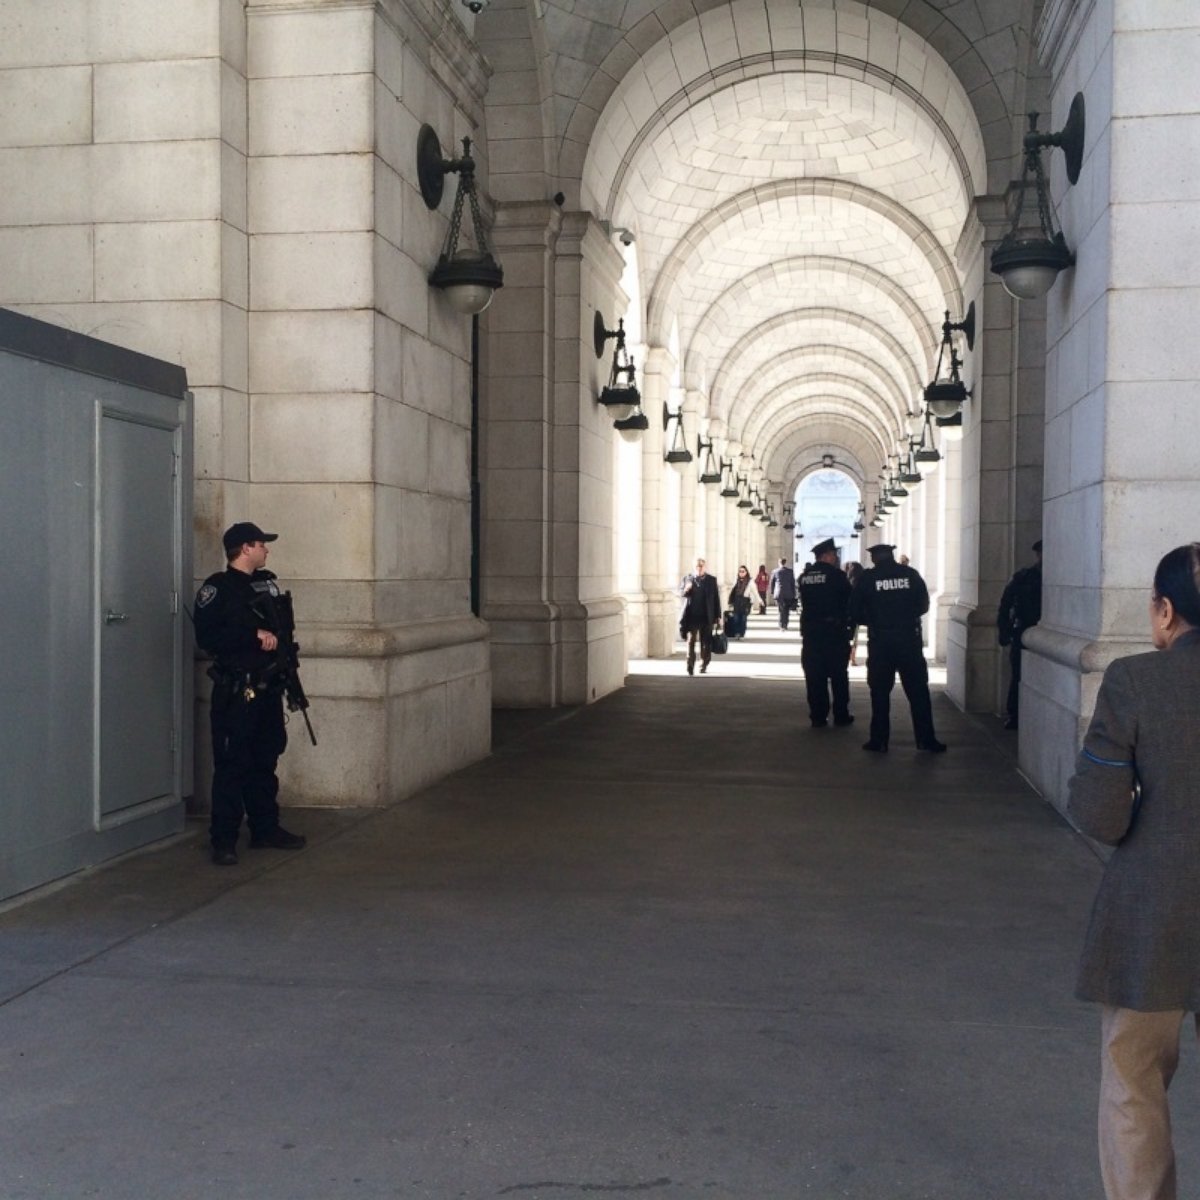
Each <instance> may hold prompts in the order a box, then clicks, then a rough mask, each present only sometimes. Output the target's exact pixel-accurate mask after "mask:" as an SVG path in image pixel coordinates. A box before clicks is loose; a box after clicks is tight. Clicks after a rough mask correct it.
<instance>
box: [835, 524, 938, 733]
mask: <svg viewBox="0 0 1200 1200" xmlns="http://www.w3.org/2000/svg"><path fill="white" fill-rule="evenodd" d="M894 549H895V547H894V546H889V545H878V546H871V547H869V549H868V551H867V553H868V554H870V556H871V564H872V565H871V567H870V568H869V569H868V570H866V571H864V572H863V573H862V578H861V579H860V580H859V581H858V584H857V585H856V586H855V588H854V591H853V592H851V593H850V620H851V622H852V623H853V624H855V625H865V626H866V627H867V687H868V688H869V689H870V691H871V736H870V738H869V739H868V740H867V741H866V742H865V743H864V744H863V749H864V750H873V751H875V752H877V753H886V751H887V748H888V738H889V737H890V734H891V713H890V709H891V696H892V688H893V687H894V686H895V684H896V676H897V675H899V676H900V685H901V687H903V688H904V694H905V696H907V697H908V706H909V709H910V710H911V712H912V723H913V736H914V737H915V739H916V743H917V749H918V750H926V751H928V752H930V753H931V754H940V753H941V752H943V751H944V750H945V749H946V744H945V743H944V742H939V741H938V739H937V736H936V735H935V733H934V731H933V702H932V700H931V699H930V696H929V668H928V666H927V665H926V663H925V651H924V649H923V646H922V642H921V618H922V617H923V616H924V615H925V613H927V612H928V611H929V589H928V588H927V587H926V586H925V580H923V579H922V578H921V576H920V575H919V574H918V573H917V572H916V571H915V570H913V568H912V567H905V566H901V565H900V563H898V562H897V561H896V559H895V557H894V556H893V553H892V551H893V550H894Z"/></svg>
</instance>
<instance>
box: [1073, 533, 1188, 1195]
mask: <svg viewBox="0 0 1200 1200" xmlns="http://www.w3.org/2000/svg"><path fill="white" fill-rule="evenodd" d="M1198 584H1200V543H1196V542H1193V543H1192V544H1191V545H1187V546H1178V547H1177V548H1176V549H1174V550H1172V551H1171V552H1170V553H1169V554H1167V555H1166V556H1165V557H1164V558H1163V559H1162V561H1161V562H1160V563H1159V564H1158V569H1157V570H1156V571H1155V573H1154V587H1153V590H1152V592H1151V597H1150V631H1151V636H1152V638H1153V642H1154V647H1155V649H1154V651H1151V652H1149V653H1146V654H1135V655H1132V656H1131V657H1128V658H1118V659H1117V660H1116V661H1115V662H1113V663H1111V664H1110V665H1109V667H1108V669H1107V670H1106V671H1105V672H1104V680H1103V682H1102V683H1101V685H1100V692H1099V695H1098V696H1097V698H1096V708H1095V713H1094V715H1093V716H1092V721H1091V725H1090V726H1089V728H1088V731H1087V735H1086V737H1085V738H1084V740H1083V748H1082V749H1081V750H1080V752H1079V757H1078V759H1077V760H1076V764H1075V774H1074V776H1073V777H1072V779H1071V781H1070V785H1069V795H1068V800H1067V812H1068V814H1069V815H1070V817H1071V819H1072V820H1073V821H1074V822H1075V823H1076V825H1078V826H1079V828H1080V829H1081V830H1083V832H1084V833H1086V834H1088V835H1089V836H1090V837H1094V838H1096V839H1097V840H1098V841H1101V842H1104V843H1105V844H1107V845H1109V846H1115V847H1116V849H1115V850H1114V851H1113V854H1112V857H1111V858H1110V859H1109V860H1108V863H1107V865H1106V866H1105V868H1104V876H1103V878H1102V879H1101V881H1100V887H1099V890H1098V892H1097V894H1096V899H1095V903H1094V905H1093V908H1092V917H1091V922H1090V924H1089V926H1088V931H1087V936H1086V939H1085V941H1084V949H1083V957H1082V960H1081V962H1080V966H1079V978H1078V982H1077V985H1076V989H1075V994H1076V995H1077V996H1078V997H1079V998H1080V999H1081V1000H1091V1001H1095V1002H1097V1003H1099V1004H1101V1005H1103V1009H1102V1011H1101V1019H1100V1028H1101V1034H1100V1036H1101V1046H1102V1057H1101V1076H1100V1111H1099V1142H1100V1170H1101V1175H1102V1176H1103V1179H1104V1191H1105V1195H1107V1197H1108V1200H1175V1197H1176V1183H1175V1151H1174V1148H1173V1146H1172V1141H1171V1116H1170V1109H1169V1106H1168V1103H1167V1089H1168V1087H1169V1086H1170V1084H1171V1078H1172V1076H1173V1075H1174V1073H1175V1068H1176V1065H1177V1064H1178V1062H1179V1041H1180V1033H1181V1030H1182V1026H1183V1021H1184V1018H1185V1016H1186V1015H1187V1014H1189V1013H1191V1014H1192V1015H1193V1020H1194V1023H1195V1025H1196V1028H1197V1032H1198V1033H1200V1016H1197V1015H1196V1014H1197V1012H1198V1011H1200V866H1198V864H1200V782H1198V781H1200V741H1197V738H1196V731H1197V729H1200V586H1198ZM1198 1186H1200V1184H1198V1183H1197V1182H1196V1181H1193V1182H1192V1184H1191V1186H1190V1187H1189V1188H1187V1189H1186V1194H1188V1195H1192V1194H1194V1193H1195V1192H1196V1189H1197V1187H1198Z"/></svg>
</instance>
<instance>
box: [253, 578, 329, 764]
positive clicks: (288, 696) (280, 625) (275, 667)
mask: <svg viewBox="0 0 1200 1200" xmlns="http://www.w3.org/2000/svg"><path fill="white" fill-rule="evenodd" d="M261 600H262V602H264V603H265V604H266V605H267V607H268V608H269V609H270V610H271V616H272V617H273V618H274V620H273V621H272V622H271V624H273V625H274V627H275V629H276V630H278V632H277V633H276V635H275V637H276V647H275V661H274V662H273V663H272V664H271V667H270V671H269V674H270V675H273V676H275V677H277V678H278V679H279V680H280V681H281V682H282V683H283V696H284V699H285V700H286V701H287V707H288V712H298V713H299V714H300V715H301V716H302V717H303V718H304V724H305V726H306V727H307V729H308V736H309V738H311V739H312V744H313V745H314V746H315V745H316V744H317V735H316V734H315V733H314V732H313V727H312V722H311V721H310V720H309V719H308V697H307V696H306V695H305V694H304V684H302V683H301V682H300V646H299V645H298V644H297V642H296V640H295V633H296V615H295V613H294V611H293V610H292V593H291V592H280V593H279V595H278V596H271V595H264V596H263V597H261Z"/></svg>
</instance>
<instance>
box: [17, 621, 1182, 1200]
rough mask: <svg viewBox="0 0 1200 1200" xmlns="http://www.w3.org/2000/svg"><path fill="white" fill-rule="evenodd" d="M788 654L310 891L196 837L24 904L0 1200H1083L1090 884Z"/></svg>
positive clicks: (656, 696) (664, 702)
mask: <svg viewBox="0 0 1200 1200" xmlns="http://www.w3.org/2000/svg"><path fill="white" fill-rule="evenodd" d="M795 653H796V644H795V637H794V635H790V636H788V635H780V634H778V633H777V632H773V631H772V630H771V628H770V625H769V624H768V622H766V621H763V620H760V621H757V622H756V623H755V626H754V629H753V632H752V636H751V638H750V639H749V640H748V641H747V642H745V643H739V644H738V645H737V646H736V647H735V649H734V653H733V654H732V655H731V656H729V659H728V660H722V661H719V662H718V663H717V664H716V665H715V666H714V668H713V670H712V672H711V673H710V674H709V675H707V676H705V677H700V676H697V677H696V678H694V679H688V678H686V677H685V676H684V675H683V673H682V664H681V662H679V661H678V660H677V661H675V662H674V663H668V664H658V665H654V664H639V665H638V668H637V669H638V671H639V673H637V674H635V675H634V676H633V677H632V678H631V679H630V682H629V686H628V687H627V688H626V689H625V690H624V691H622V692H621V693H619V694H617V695H614V696H611V697H609V698H608V699H606V700H604V701H602V702H601V703H599V704H596V705H593V706H591V707H589V708H587V709H585V710H582V711H574V712H559V713H554V714H549V715H547V714H537V715H531V714H524V715H522V714H516V715H513V716H512V717H506V716H504V715H501V716H500V717H499V718H498V722H497V742H498V749H497V751H496V753H495V754H494V755H493V757H492V758H490V759H489V760H487V761H486V762H483V763H480V764H478V765H477V766H475V767H473V768H471V769H469V770H467V771H464V772H462V773H460V774H458V775H456V776H454V777H453V778H452V779H449V780H446V781H445V782H443V783H441V784H439V785H438V786H436V787H434V788H431V789H429V790H428V791H426V792H423V793H422V794H421V795H419V796H417V797H415V798H413V799H410V800H408V801H405V802H404V803H401V804H398V805H396V806H395V807H393V808H390V809H387V810H385V811H373V812H328V811H326V812H315V811H314V812H304V813H296V814H293V815H292V817H291V819H290V820H289V824H291V825H294V826H295V827H296V828H298V829H302V830H304V831H305V832H307V833H308V834H309V835H310V846H309V849H307V850H306V851H304V852H302V853H299V854H290V855H289V854H284V853H280V852H272V851H264V852H246V853H244V854H243V865H241V866H239V867H238V868H236V869H223V870H222V869H217V868H214V867H212V866H210V865H209V863H208V861H207V858H206V855H205V851H204V845H203V837H202V831H201V830H200V829H199V828H197V829H196V830H194V831H193V832H192V833H190V834H189V835H188V836H186V837H185V838H182V839H179V840H177V841H176V842H174V843H172V844H171V845H169V846H167V847H164V848H160V849H157V850H154V851H152V852H147V853H142V854H140V855H136V856H132V857H130V858H128V859H126V860H124V861H123V862H121V863H118V864H115V865H113V866H111V867H109V868H106V869H102V870H97V871H93V872H90V873H88V874H86V875H84V876H82V877H77V878H76V879H75V880H72V881H70V882H69V883H67V884H66V885H64V886H61V887H59V888H57V889H53V890H51V891H49V892H47V893H44V894H42V895H39V896H37V897H35V898H33V899H32V900H27V901H26V902H25V903H22V904H16V905H10V906H9V907H8V908H7V909H6V910H5V911H4V912H3V913H2V914H0V1197H3V1198H4V1200H25V1198H32V1197H37V1198H39V1200H40V1198H52V1200H73V1198H75V1197H103V1198H106V1200H115V1198H124V1197H129V1198H138V1200H175V1198H180V1200H184V1198H186V1200H208V1198H212V1200H216V1198H218V1197H220V1198H222V1200H229V1198H233V1197H246V1198H248V1200H272V1198H276V1197H278V1198H286V1200H308V1198H314V1200H341V1198H364V1200H365V1198H372V1200H373V1198H376V1197H412V1198H424V1197H429V1198H432V1200H450V1198H455V1197H471V1198H475V1197H501V1196H509V1197H522V1198H528V1200H571V1198H572V1197H577V1196H578V1197H582V1196H586V1195H606V1194H615V1195H622V1194H639V1195H640V1194H645V1195H647V1196H650V1197H658V1196H661V1197H663V1198H664V1200H667V1198H671V1200H693V1198H695V1200H700V1198H704V1200H768V1198H779V1200H789V1198H792V1197H810V1196H811V1197H817V1198H821V1200H826V1198H832V1197H842V1196H848V1197H855V1198H857V1200H909V1198H913V1200H915V1198H917V1197H936V1198H939V1200H985V1198H994V1200H1017V1198H1024V1197H1030V1198H1045V1200H1077V1198H1078V1200H1084V1198H1087V1200H1095V1198H1097V1197H1099V1196H1100V1195H1101V1192H1100V1187H1099V1181H1098V1173H1097V1171H1096V1168H1095V1165H1094V1159H1095V1155H1094V1149H1093V1144H1094V1129H1093V1126H1094V1119H1093V1107H1094V1102H1095V1095H1096V1072H1097V1054H1096V1049H1095V1042H1096V1023H1097V1022H1096V1014H1095V1013H1094V1012H1093V1011H1092V1010H1091V1009H1089V1008H1088V1007H1087V1006H1084V1005H1081V1004H1079V1003H1077V1002H1075V1001H1074V1000H1073V999H1072V998H1071V986H1072V978H1073V973H1074V965H1075V957H1076V953H1077V949H1078V945H1079V941H1080V937H1081V934H1082V930H1083V925H1084V922H1085V919H1086V914H1087V910H1088V907H1089V905H1090V901H1091V895H1092V892H1093V890H1094V887H1095V884H1096V881H1097V878H1098V875H1099V864H1098V862H1097V860H1096V858H1095V857H1094V855H1093V854H1092V852H1091V850H1090V849H1089V848H1088V846H1086V845H1085V844H1084V843H1083V842H1082V841H1081V840H1080V839H1079V838H1078V837H1077V836H1076V835H1075V834H1074V833H1072V832H1071V830H1070V829H1068V828H1067V826H1066V825H1065V824H1064V823H1063V822H1062V821H1061V820H1060V819H1059V817H1058V816H1057V815H1056V814H1055V813H1054V812H1053V811H1052V810H1051V809H1050V808H1048V807H1047V806H1046V805H1045V804H1043V803H1042V802H1041V801H1040V800H1039V799H1038V798H1037V797H1036V796H1035V795H1033V794H1032V793H1031V792H1030V791H1029V790H1028V789H1027V788H1026V787H1025V786H1024V785H1023V784H1022V782H1021V780H1020V778H1019V777H1018V775H1017V774H1016V771H1015V768H1014V765H1013V761H1012V750H1011V745H1012V743H1011V740H1010V739H1011V735H1006V734H1004V733H1002V732H1001V731H1000V729H999V726H998V723H996V722H983V721H978V720H975V719H972V718H967V717H964V716H962V715H961V714H959V713H957V712H956V711H955V710H954V709H953V708H952V707H951V706H950V705H949V704H948V703H947V702H946V701H945V700H944V699H943V698H940V697H939V698H938V699H937V700H936V703H935V709H936V715H937V719H938V725H939V733H940V734H941V736H942V737H943V738H944V739H945V740H946V741H948V742H949V743H950V745H951V750H950V752H949V753H948V754H946V755H944V756H941V757H930V756H925V755H918V754H916V753H914V752H913V750H912V748H911V727H910V726H909V724H908V719H907V710H906V707H905V705H904V701H903V698H902V697H899V703H898V706H897V707H898V709H899V711H898V712H897V713H896V714H895V715H896V717H897V720H896V721H895V732H894V734H893V742H892V752H891V753H890V754H888V755H887V756H886V757H882V756H874V755H867V754H864V753H863V752H862V751H861V750H860V749H859V745H860V743H861V742H862V741H863V740H864V738H865V730H864V728H863V726H864V725H865V714H866V697H865V690H864V689H863V687H862V685H861V684H856V685H855V703H856V709H857V711H858V713H859V714H860V723H859V724H858V725H857V726H855V727H853V728H851V729H849V730H834V729H828V730H820V731H814V730H811V729H809V728H808V727H807V725H808V723H807V719H806V716H805V712H804V710H803V705H802V703H801V699H800V685H799V684H798V683H797V682H796V675H797V672H796V668H795V663H794V657H795ZM655 672H657V673H655ZM1189 1068H1191V1069H1189ZM1195 1074H1196V1072H1195V1069H1194V1063H1192V1062H1190V1061H1185V1069H1184V1070H1182V1071H1181V1073H1180V1078H1179V1079H1178V1081H1177V1084H1176V1087H1177V1089H1178V1091H1177V1104H1178V1111H1179V1112H1180V1113H1181V1114H1188V1115H1187V1116H1186V1117H1185V1118H1184V1119H1181V1120H1179V1121H1178V1122H1177V1124H1178V1126H1179V1132H1180V1140H1181V1146H1180V1150H1181V1161H1180V1169H1181V1179H1182V1189H1183V1191H1182V1194H1183V1195H1195V1194H1196V1193H1197V1191H1200V1139H1198V1138H1197V1136H1196V1130H1195V1125H1196V1122H1195V1120H1194V1119H1193V1116H1194V1113H1195V1112H1196V1111H1197V1109H1198V1107H1200V1105H1198V1103H1197V1087H1196V1079H1195Z"/></svg>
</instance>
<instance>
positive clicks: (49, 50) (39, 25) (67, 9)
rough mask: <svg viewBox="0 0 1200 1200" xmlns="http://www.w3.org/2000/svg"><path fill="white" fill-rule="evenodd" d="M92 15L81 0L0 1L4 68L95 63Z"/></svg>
mask: <svg viewBox="0 0 1200 1200" xmlns="http://www.w3.org/2000/svg"><path fill="white" fill-rule="evenodd" d="M90 16H91V13H90V11H89V9H88V6H87V5H85V4H81V3H80V2H79V0H5V2H4V4H0V68H4V67H26V66H29V65H30V64H32V63H36V64H39V65H44V64H47V63H80V64H85V65H86V64H89V63H91V61H92V56H91V46H90V39H89V37H88V25H89V21H90Z"/></svg>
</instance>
